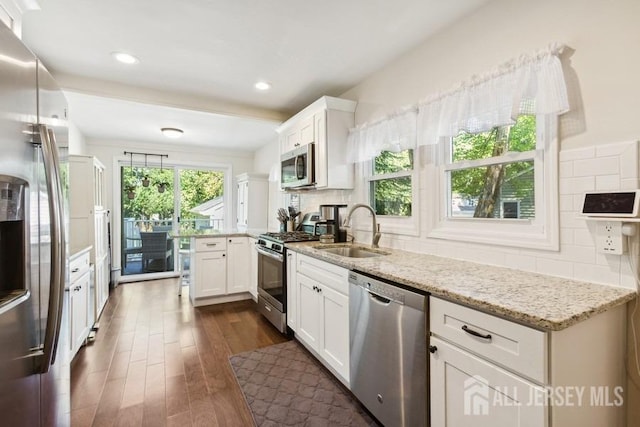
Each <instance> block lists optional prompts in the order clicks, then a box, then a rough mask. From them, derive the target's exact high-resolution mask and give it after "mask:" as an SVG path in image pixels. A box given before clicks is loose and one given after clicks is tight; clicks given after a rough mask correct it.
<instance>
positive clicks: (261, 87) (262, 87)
mask: <svg viewBox="0 0 640 427" xmlns="http://www.w3.org/2000/svg"><path fill="white" fill-rule="evenodd" d="M255 88H256V89H258V90H269V89H271V83H269V82H265V81H262V80H261V81H259V82H257V83H256V84H255Z"/></svg>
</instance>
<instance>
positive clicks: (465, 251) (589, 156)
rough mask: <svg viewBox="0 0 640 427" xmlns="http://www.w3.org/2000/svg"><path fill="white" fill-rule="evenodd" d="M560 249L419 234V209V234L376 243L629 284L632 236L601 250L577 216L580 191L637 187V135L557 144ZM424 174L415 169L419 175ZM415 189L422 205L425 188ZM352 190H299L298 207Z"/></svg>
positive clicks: (341, 197)
mask: <svg viewBox="0 0 640 427" xmlns="http://www.w3.org/2000/svg"><path fill="white" fill-rule="evenodd" d="M559 160H560V161H559V182H558V186H559V207H560V212H559V215H560V251H559V252H555V251H542V250H533V249H519V248H511V247H499V246H488V245H482V244H473V243H462V242H455V241H447V240H440V239H429V238H427V237H426V236H425V233H424V230H425V229H426V226H425V223H426V220H427V219H426V218H425V213H423V215H421V224H420V229H421V232H420V236H415V237H414V236H405V235H393V234H389V233H384V230H383V236H382V240H381V241H380V245H381V246H387V247H392V248H395V249H403V250H407V251H411V252H421V253H429V254H433V255H439V256H445V257H451V258H458V259H465V260H468V261H474V262H479V263H483V264H492V265H498V266H503V267H508V268H514V269H518V270H524V271H532V272H537V273H542V274H548V275H553V276H560V277H568V278H573V279H576V280H582V281H588V282H595V283H602V284H607V285H613V286H624V287H629V288H635V286H636V282H635V278H634V275H633V273H632V271H631V268H630V265H629V255H628V254H629V253H630V251H633V253H634V254H637V253H638V240H640V238H639V237H636V238H634V239H633V240H632V245H631V248H630V250H628V252H627V254H625V255H623V256H618V255H604V254H600V253H598V252H597V251H596V248H595V243H594V241H595V233H596V229H595V223H594V222H593V221H585V220H584V219H581V218H579V217H578V215H579V214H580V212H581V209H582V203H583V197H584V193H585V192H587V191H602V190H612V191H613V190H629V189H638V188H640V177H639V167H638V163H639V148H638V142H637V141H630V142H622V143H614V144H606V145H598V146H592V147H586V148H579V149H572V150H563V151H561V152H560V158H559ZM423 175H424V174H422V173H421V174H420V176H421V177H422V176H423ZM422 187H423V186H421V189H420V192H421V194H420V196H421V198H422V199H423V200H422V202H423V203H420V205H421V207H422V208H424V206H425V205H426V204H425V203H424V201H425V199H426V195H425V194H423V192H424V191H426V189H423V188H422ZM356 201H360V200H355V196H354V191H351V190H326V191H314V192H307V193H300V208H301V210H302V212H305V213H306V212H311V211H317V210H318V206H319V205H321V204H326V203H346V204H349V205H351V204H353V203H354V202H356ZM355 235H356V241H360V242H367V241H368V240H369V239H370V233H368V232H359V231H356V232H355Z"/></svg>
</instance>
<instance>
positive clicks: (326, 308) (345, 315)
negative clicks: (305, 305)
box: [319, 286, 349, 383]
mask: <svg viewBox="0 0 640 427" xmlns="http://www.w3.org/2000/svg"><path fill="white" fill-rule="evenodd" d="M319 294H320V301H319V303H320V312H321V314H320V318H321V319H322V323H321V324H320V348H319V352H320V354H321V355H322V357H323V358H324V360H326V361H327V363H329V364H330V365H331V366H332V367H333V368H334V369H335V370H336V371H337V372H338V373H339V374H340V375H341V376H342V379H343V380H345V381H347V383H348V382H349V297H347V296H346V295H343V294H341V293H340V292H337V291H335V290H333V289H331V288H330V287H328V286H322V287H321V288H320V293H319Z"/></svg>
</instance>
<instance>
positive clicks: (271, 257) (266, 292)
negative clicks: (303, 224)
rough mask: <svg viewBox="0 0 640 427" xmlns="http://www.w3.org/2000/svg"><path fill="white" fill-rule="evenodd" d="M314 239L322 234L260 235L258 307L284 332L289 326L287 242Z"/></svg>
mask: <svg viewBox="0 0 640 427" xmlns="http://www.w3.org/2000/svg"><path fill="white" fill-rule="evenodd" d="M310 240H318V236H314V235H313V234H310V233H305V232H304V231H290V232H286V233H266V234H261V235H260V236H258V244H257V245H256V251H258V311H259V312H260V313H262V314H263V315H264V316H265V317H266V318H267V319H268V320H269V321H270V322H271V323H273V325H274V326H275V327H276V328H278V330H279V331H280V332H282V333H284V332H285V331H286V329H287V274H286V271H287V266H286V264H285V259H286V257H285V250H286V249H285V247H284V244H285V243H289V242H305V241H310Z"/></svg>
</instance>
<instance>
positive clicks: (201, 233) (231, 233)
mask: <svg viewBox="0 0 640 427" xmlns="http://www.w3.org/2000/svg"><path fill="white" fill-rule="evenodd" d="M264 233H266V230H253V229H250V230H247V231H238V230H226V231H218V230H186V231H181V232H178V233H175V234H174V233H169V235H170V236H171V237H195V238H196V239H200V238H205V237H242V236H248V237H253V238H256V237H258V236H259V235H260V234H264Z"/></svg>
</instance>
